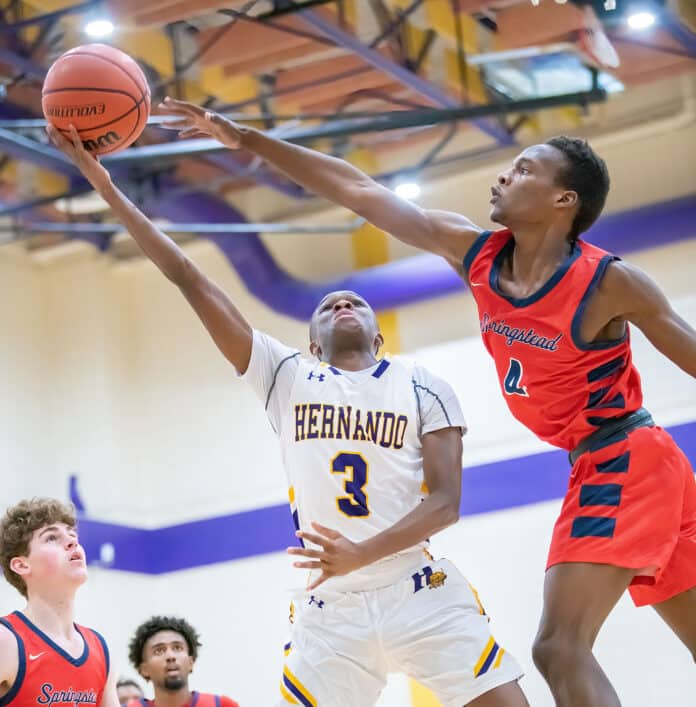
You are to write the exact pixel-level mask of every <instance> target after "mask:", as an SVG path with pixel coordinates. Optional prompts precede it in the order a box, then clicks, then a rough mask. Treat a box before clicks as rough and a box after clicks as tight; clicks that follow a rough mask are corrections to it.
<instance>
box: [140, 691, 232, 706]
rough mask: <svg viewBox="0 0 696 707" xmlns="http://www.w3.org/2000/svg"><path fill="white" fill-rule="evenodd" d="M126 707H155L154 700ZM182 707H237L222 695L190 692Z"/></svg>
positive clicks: (144, 700) (142, 701)
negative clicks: (189, 697) (189, 696)
mask: <svg viewBox="0 0 696 707" xmlns="http://www.w3.org/2000/svg"><path fill="white" fill-rule="evenodd" d="M127 707H157V703H156V702H155V701H154V700H146V699H142V700H130V701H129V702H128V705H127ZM182 707H239V705H238V704H237V703H236V702H235V701H234V700H233V699H231V698H229V697H225V696H224V695H211V694H210V693H207V692H196V691H194V692H192V693H191V699H190V700H189V701H188V702H187V703H186V704H185V705H182Z"/></svg>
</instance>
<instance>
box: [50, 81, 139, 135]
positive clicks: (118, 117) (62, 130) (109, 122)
mask: <svg viewBox="0 0 696 707" xmlns="http://www.w3.org/2000/svg"><path fill="white" fill-rule="evenodd" d="M58 90H60V89H58ZM58 90H57V91H55V92H56V93H57V92H58ZM65 90H66V91H74V90H75V89H74V88H73V89H69V88H66V89H65ZM85 90H88V91H93V90H94V89H92V88H90V89H85ZM99 90H101V91H105V90H107V89H99ZM114 93H117V91H114ZM124 94H125V95H127V96H128V98H130V99H131V100H132V101H133V105H132V106H131V107H130V108H129V109H128V110H127V111H126V112H125V113H121V115H118V116H116V117H115V118H112V119H111V120H107V121H106V123H99V125H93V126H91V127H89V128H82V130H83V131H85V132H86V131H87V130H99V129H101V128H105V127H106V126H107V125H111V124H112V123H115V122H116V121H118V120H122V119H123V118H125V117H126V116H128V115H130V114H131V113H132V112H133V111H134V110H135V109H136V108H137V109H138V110H140V105H141V104H142V102H143V101H144V100H145V97H144V96H143V98H141V99H140V100H136V99H135V98H134V97H133V96H131V95H130V94H129V93H125V91H124ZM138 118H140V116H138ZM58 130H60V132H62V133H66V132H70V131H69V130H67V129H65V128H58Z"/></svg>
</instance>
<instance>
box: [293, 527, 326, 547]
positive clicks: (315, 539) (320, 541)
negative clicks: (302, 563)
mask: <svg viewBox="0 0 696 707" xmlns="http://www.w3.org/2000/svg"><path fill="white" fill-rule="evenodd" d="M295 535H296V536H297V537H298V538H302V539H303V540H309V542H310V543H314V544H315V545H320V546H321V547H326V545H327V542H328V541H327V538H323V537H321V535H316V534H315V533H307V532H305V531H304V530H298V531H297V532H296V533H295Z"/></svg>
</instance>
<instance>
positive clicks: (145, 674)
mask: <svg viewBox="0 0 696 707" xmlns="http://www.w3.org/2000/svg"><path fill="white" fill-rule="evenodd" d="M138 673H139V674H140V677H142V678H145V680H147V681H148V682H150V674H149V672H148V670H147V668H146V667H145V663H144V662H143V663H141V664H140V665H139V666H138Z"/></svg>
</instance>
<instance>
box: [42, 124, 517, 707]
mask: <svg viewBox="0 0 696 707" xmlns="http://www.w3.org/2000/svg"><path fill="white" fill-rule="evenodd" d="M49 134H50V136H51V139H52V140H53V141H54V143H55V144H56V145H57V146H58V147H59V148H60V149H61V150H63V152H65V154H66V155H68V156H69V157H70V158H71V159H72V160H73V161H74V162H75V164H76V165H77V166H78V167H79V169H80V170H81V171H82V173H83V174H84V176H85V177H86V179H87V180H88V181H89V182H90V183H91V184H92V186H93V187H94V188H95V190H96V191H97V192H98V193H99V194H100V195H101V196H102V198H104V199H105V201H106V202H107V203H108V204H109V205H110V206H111V208H112V210H113V213H114V215H115V216H116V217H117V218H118V219H119V220H120V221H121V222H122V223H123V224H124V226H125V227H126V228H127V229H128V230H129V231H130V233H131V234H132V236H133V238H134V239H135V240H136V241H137V243H138V244H139V245H140V246H141V248H142V249H143V251H144V252H145V253H146V255H147V256H148V257H149V258H150V259H151V260H152V261H153V262H154V263H155V265H157V267H158V268H159V269H160V270H161V271H162V272H163V274H164V275H165V276H166V277H168V278H169V279H170V280H171V281H172V282H174V283H175V284H176V285H177V286H178V287H179V289H180V290H181V291H182V293H183V294H184V296H185V297H186V299H187V300H188V301H189V303H190V304H191V306H192V307H193V309H194V310H195V311H196V313H197V314H198V316H199V317H200V319H201V321H202V322H203V324H204V325H205V327H206V328H207V329H208V331H209V332H210V334H211V336H212V338H213V340H214V341H215V343H216V344H217V346H218V348H219V349H220V351H221V352H222V353H223V355H224V356H225V357H226V358H227V359H228V360H229V361H230V362H231V363H232V364H233V365H234V367H235V369H236V370H237V371H238V373H239V374H240V375H241V377H242V378H243V379H245V380H246V381H247V382H248V383H249V384H250V385H251V386H252V388H253V389H254V391H255V392H256V394H257V395H258V397H259V398H260V400H261V402H262V404H263V405H264V406H265V409H266V411H267V414H268V417H269V420H270V422H271V425H272V426H273V429H274V431H275V432H276V434H277V435H278V437H279V439H280V443H281V448H282V454H283V460H284V465H285V469H286V473H287V476H288V484H289V495H290V501H291V504H292V510H293V516H294V518H295V522H296V525H297V527H298V537H299V538H300V541H301V542H302V544H303V545H304V546H305V547H303V548H292V549H290V552H291V553H292V554H295V555H299V556H301V559H298V560H297V561H296V566H298V567H304V568H308V569H310V570H311V575H310V579H309V581H308V585H307V589H306V591H304V592H302V593H301V594H300V595H299V596H298V598H297V601H296V602H294V609H293V612H292V614H293V617H292V620H293V623H292V626H291V629H290V638H291V640H290V642H289V643H288V644H287V645H286V651H285V652H286V662H285V666H284V669H283V674H282V676H281V681H280V694H279V700H280V702H279V703H278V704H279V705H280V704H283V705H286V704H301V705H309V706H316V705H318V706H319V707H356V705H360V707H368V706H369V705H373V704H374V703H375V702H376V700H377V698H378V696H379V694H380V692H381V690H382V688H383V687H384V684H385V681H386V676H387V673H389V672H401V673H406V674H407V675H410V676H412V677H414V678H416V679H417V680H419V681H420V682H422V683H423V684H425V685H426V686H427V687H429V688H431V689H432V690H433V691H434V692H435V693H436V695H437V696H438V697H439V699H440V700H441V702H442V704H443V705H444V707H462V706H463V705H475V706H476V707H524V706H525V705H527V701H526V699H525V697H524V694H523V693H522V690H521V689H520V687H519V686H518V684H517V680H518V678H519V677H520V676H521V670H520V668H519V665H518V664H517V662H516V661H515V659H514V658H512V656H511V655H510V654H509V653H507V652H506V651H505V650H504V649H503V648H502V647H500V646H499V645H498V644H497V643H496V641H495V639H494V638H493V636H492V635H491V633H490V628H489V623H488V622H489V619H488V617H487V616H486V614H485V612H484V610H483V607H482V606H481V604H480V602H479V601H478V598H477V596H476V594H475V592H474V591H473V589H472V588H471V587H470V585H469V584H468V582H467V581H466V579H464V577H463V576H462V575H461V574H460V573H459V572H458V571H457V569H456V568H455V567H454V566H453V565H452V564H451V563H449V562H448V561H447V560H440V561H434V560H433V559H432V557H431V556H430V554H429V553H428V551H427V549H426V548H427V544H428V540H427V539H428V538H429V537H430V536H432V535H433V534H434V533H436V532H438V531H439V530H442V529H443V528H445V527H446V526H448V525H451V524H452V523H454V522H456V520H457V518H458V515H459V496H460V489H461V483H460V482H461V452H462V444H461V436H462V433H463V432H464V431H465V423H464V419H463V417H462V413H461V410H460V408H459V404H458V402H457V399H456V397H455V395H454V392H453V391H452V389H451V388H450V386H449V385H448V384H447V383H445V382H444V381H442V380H440V379H439V378H437V377H435V376H433V375H432V374H430V373H429V372H428V371H427V370H425V369H423V368H421V367H419V366H415V365H412V364H409V363H406V362H403V361H400V360H393V361H390V360H387V359H384V358H383V359H378V352H379V349H380V346H381V344H382V336H381V334H380V333H379V330H378V327H377V321H376V318H375V314H374V312H373V311H372V309H371V308H370V306H369V305H368V304H367V302H365V300H364V299H363V298H362V297H360V296H359V295H357V294H356V293H354V292H332V293H330V294H328V295H326V296H325V297H324V298H323V299H322V301H321V302H320V303H319V305H318V306H317V309H316V310H315V312H314V314H313V316H312V321H311V326H310V340H311V341H310V351H311V354H312V357H311V358H304V357H303V356H301V354H300V353H299V352H298V351H295V350H293V349H290V348H288V347H286V346H284V345H283V344H281V343H280V342H278V341H277V340H275V339H274V338H272V337H270V336H268V335H267V334H264V333H261V332H259V331H254V330H253V329H252V328H251V326H250V325H249V323H248V322H247V321H246V319H245V318H244V317H243V316H242V314H241V313H240V312H239V311H238V310H237V308H236V307H235V306H234V304H233V303H232V302H231V300H230V299H229V297H228V296H227V295H226V294H225V293H224V292H223V291H222V290H221V289H220V288H219V287H217V285H215V283H213V282H212V281H211V280H209V279H208V278H207V277H206V276H205V275H204V274H203V273H202V272H200V270H199V269H198V268H197V267H196V265H195V264H194V263H193V262H192V261H190V260H189V259H188V258H187V256H186V255H185V254H184V253H183V251H182V250H181V249H180V248H179V247H178V246H177V245H176V244H175V243H174V242H173V241H172V240H170V239H169V238H168V237H167V236H166V235H165V234H164V233H162V232H161V231H160V230H159V229H158V228H157V227H156V226H155V225H154V224H153V223H152V222H150V221H149V220H148V219H147V218H146V217H145V216H144V215H143V214H142V213H141V212H140V211H139V210H138V209H137V208H136V207H135V206H134V205H133V204H132V203H131V202H130V201H128V199H127V198H126V197H125V196H124V195H123V194H122V193H121V192H120V191H119V190H118V189H117V188H116V187H115V186H114V185H113V184H112V182H111V179H110V176H109V173H108V172H107V171H106V170H105V169H104V168H103V167H102V166H101V165H100V164H99V163H98V162H97V161H96V160H95V159H94V158H93V157H92V156H91V155H89V154H88V153H87V152H85V150H84V149H83V147H82V145H81V143H80V140H79V137H78V135H77V133H76V132H75V131H73V133H72V142H71V141H69V140H67V139H65V138H64V137H63V136H62V135H61V134H60V133H58V132H57V131H55V130H54V129H51V128H49Z"/></svg>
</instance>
